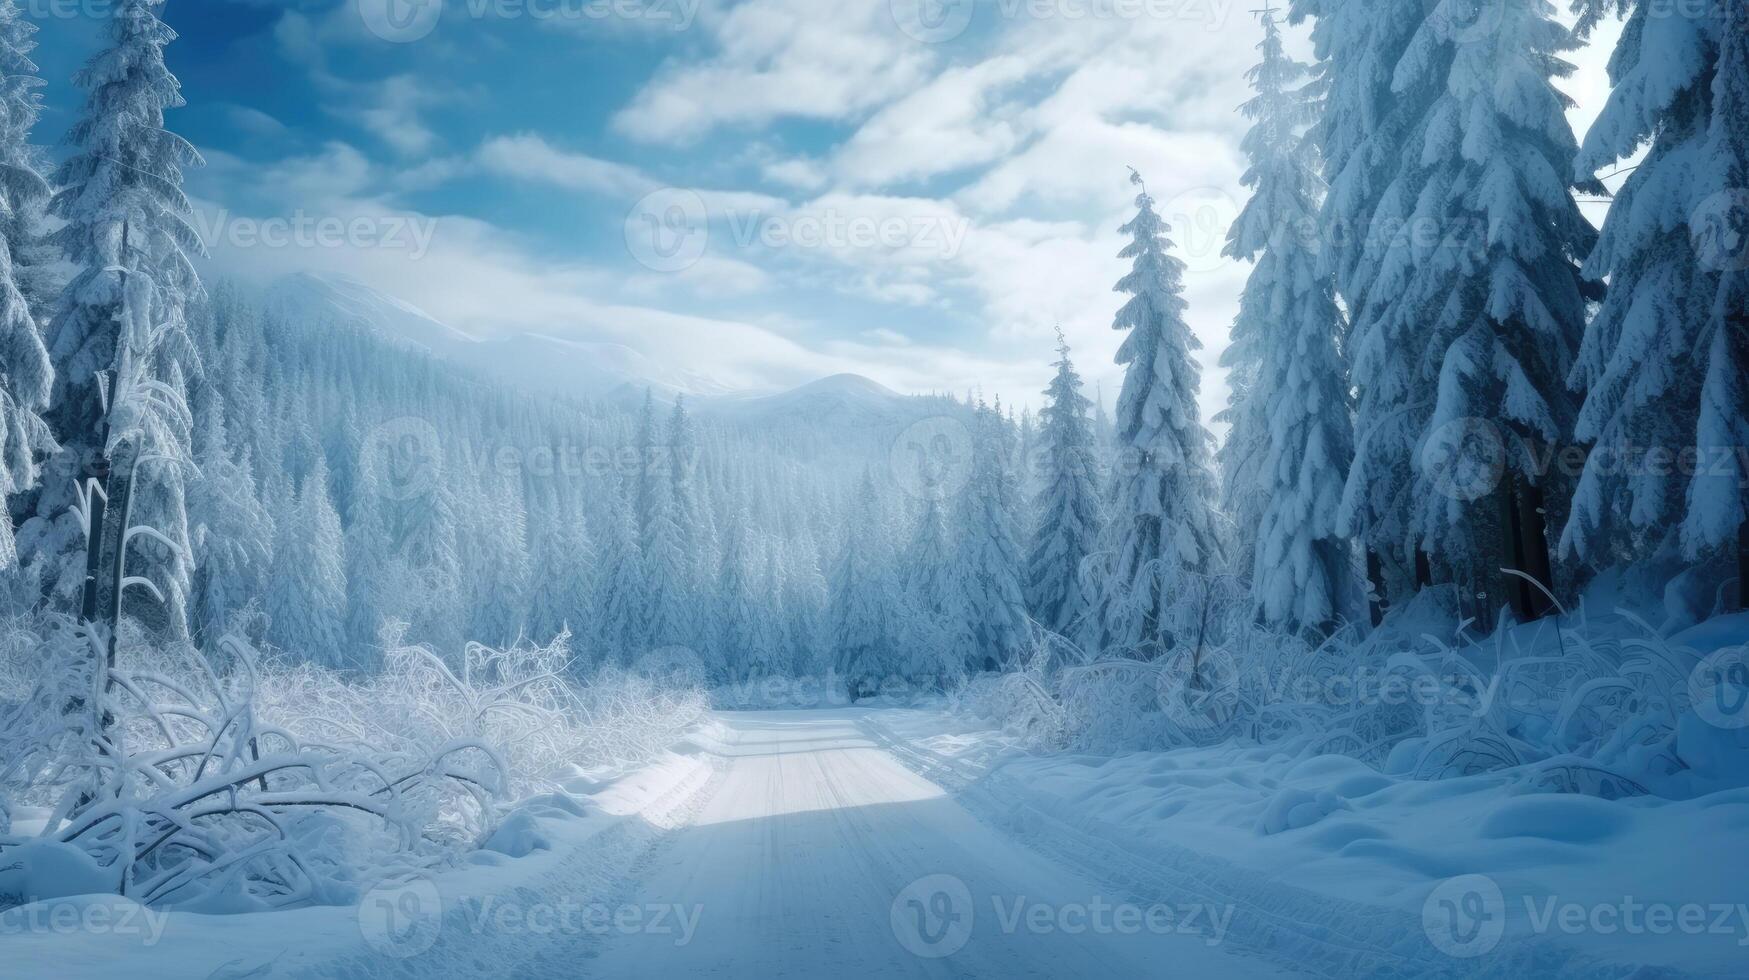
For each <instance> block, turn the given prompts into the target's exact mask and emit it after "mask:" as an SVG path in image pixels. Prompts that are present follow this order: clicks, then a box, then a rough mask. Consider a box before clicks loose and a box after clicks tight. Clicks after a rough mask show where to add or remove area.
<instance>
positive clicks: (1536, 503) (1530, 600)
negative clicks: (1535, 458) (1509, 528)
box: [1516, 480, 1555, 619]
mask: <svg viewBox="0 0 1749 980" xmlns="http://www.w3.org/2000/svg"><path fill="white" fill-rule="evenodd" d="M1516 486H1517V489H1518V528H1519V540H1520V542H1521V544H1520V547H1519V550H1520V556H1519V558H1520V560H1519V564H1518V568H1519V570H1520V571H1522V572H1524V574H1526V575H1529V576H1530V577H1531V578H1533V579H1535V580H1536V581H1537V582H1538V583H1540V584H1541V586H1542V588H1537V586H1536V585H1532V584H1531V583H1529V582H1525V581H1524V580H1523V579H1520V580H1519V581H1520V582H1522V583H1523V585H1524V591H1525V609H1526V610H1527V611H1528V612H1529V613H1530V617H1531V618H1532V619H1541V618H1543V617H1544V616H1547V615H1548V614H1549V613H1550V612H1552V611H1553V610H1554V604H1553V603H1552V602H1551V600H1550V599H1549V596H1550V595H1552V594H1553V593H1554V591H1555V570H1554V563H1553V562H1552V561H1550V560H1549V520H1548V513H1547V512H1546V511H1545V509H1544V506H1545V504H1546V503H1547V501H1546V500H1545V498H1544V496H1543V488H1542V486H1541V485H1539V484H1536V483H1527V482H1525V481H1523V480H1520V481H1518V482H1517V484H1516Z"/></svg>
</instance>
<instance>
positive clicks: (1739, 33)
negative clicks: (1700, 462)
mask: <svg viewBox="0 0 1749 980" xmlns="http://www.w3.org/2000/svg"><path fill="white" fill-rule="evenodd" d="M1722 21H1723V23H1722V33H1721V35H1720V42H1719V66H1718V71H1717V72H1716V73H1715V74H1714V75H1713V107H1714V109H1713V118H1712V127H1711V128H1710V129H1709V130H1708V133H1707V143H1706V156H1705V157H1704V160H1705V163H1704V164H1703V166H1702V167H1701V172H1703V173H1707V174H1711V175H1713V187H1714V188H1716V189H1715V190H1714V192H1713V194H1712V195H1711V196H1709V197H1708V199H1707V202H1705V203H1703V204H1702V206H1701V207H1700V208H1699V209H1697V210H1696V212H1695V214H1694V215H1693V216H1692V217H1691V219H1690V225H1691V227H1692V229H1693V231H1694V234H1695V236H1696V237H1697V238H1698V239H1699V240H1700V241H1701V243H1702V244H1701V260H1702V261H1703V262H1706V263H1708V264H1710V265H1711V266H1713V267H1715V268H1717V269H1718V270H1719V285H1718V289H1717V290H1715V291H1714V300H1713V305H1712V308H1711V309H1710V310H1709V311H1708V313H1709V316H1708V318H1707V324H1706V329H1705V330H1704V331H1703V332H1702V334H1701V340H1702V342H1703V343H1705V344H1706V356H1705V361H1704V363H1705V369H1706V373H1705V376H1704V377H1705V380H1703V381H1702V382H1701V390H1700V425H1699V429H1698V436H1697V440H1696V441H1697V445H1698V448H1699V449H1700V453H1701V458H1702V459H1710V460H1713V461H1714V463H1715V465H1713V466H1711V467H1703V468H1700V470H1699V472H1697V473H1696V475H1695V477H1694V480H1693V481H1692V482H1691V483H1690V484H1689V486H1688V516H1687V519H1686V520H1684V521H1683V524H1682V546H1683V550H1684V552H1685V553H1686V554H1687V555H1688V557H1689V558H1691V559H1695V558H1700V557H1702V556H1704V555H1709V554H1713V553H1715V552H1718V551H1721V550H1725V549H1728V548H1729V547H1730V546H1731V544H1732V540H1733V538H1734V539H1735V543H1736V548H1737V575H1738V578H1737V607H1738V608H1739V609H1749V449H1746V448H1745V447H1749V7H1746V6H1745V5H1744V4H1742V3H1733V4H1728V5H1727V9H1726V10H1725V11H1724V13H1723V18H1722ZM1720 461H1727V462H1722V463H1721V462H1720Z"/></svg>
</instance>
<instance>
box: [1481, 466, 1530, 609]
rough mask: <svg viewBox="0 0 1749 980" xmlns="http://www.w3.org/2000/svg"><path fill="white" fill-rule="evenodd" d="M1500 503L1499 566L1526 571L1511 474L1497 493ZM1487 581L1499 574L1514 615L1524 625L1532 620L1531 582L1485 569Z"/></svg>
mask: <svg viewBox="0 0 1749 980" xmlns="http://www.w3.org/2000/svg"><path fill="white" fill-rule="evenodd" d="M1496 493H1497V496H1496V498H1495V499H1497V500H1498V501H1499V503H1500V566H1501V568H1503V569H1520V570H1522V569H1523V568H1524V530H1523V528H1522V527H1521V526H1520V524H1521V513H1522V509H1521V508H1520V506H1519V503H1518V496H1519V495H1518V480H1517V477H1516V476H1515V475H1514V474H1512V473H1507V474H1505V476H1504V477H1503V478H1502V479H1501V480H1500V488H1499V490H1498V491H1497V492H1496ZM1482 572H1483V574H1485V575H1486V577H1488V578H1493V577H1495V575H1498V576H1499V578H1500V585H1501V591H1502V592H1504V593H1505V595H1506V600H1507V602H1508V603H1510V604H1511V606H1512V615H1513V616H1514V617H1515V618H1517V620H1518V621H1519V622H1521V623H1528V622H1530V620H1531V618H1532V617H1531V614H1530V595H1529V593H1530V583H1529V582H1526V581H1525V580H1524V579H1521V578H1519V577H1518V576H1516V575H1509V574H1507V573H1506V572H1505V571H1500V572H1491V571H1490V570H1487V569H1483V570H1482ZM1489 606H1490V612H1492V609H1493V608H1496V605H1495V603H1489Z"/></svg>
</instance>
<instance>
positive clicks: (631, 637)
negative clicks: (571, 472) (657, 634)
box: [595, 480, 649, 664]
mask: <svg viewBox="0 0 1749 980" xmlns="http://www.w3.org/2000/svg"><path fill="white" fill-rule="evenodd" d="M631 482H632V481H629V480H628V481H627V483H631ZM634 493H635V491H632V490H630V489H629V488H623V489H622V488H612V489H610V490H609V491H608V493H607V497H608V500H607V503H608V513H607V521H606V525H607V526H606V527H605V528H604V530H603V534H602V541H601V576H600V579H599V585H598V586H597V592H596V599H595V607H596V608H597V609H599V610H601V616H600V619H599V621H598V623H597V636H596V642H597V644H598V645H599V647H600V648H601V658H602V660H603V661H604V662H606V661H612V662H615V663H619V664H630V663H632V662H633V661H634V660H636V658H637V656H638V655H639V654H640V653H642V652H643V649H644V644H645V641H646V640H647V639H648V637H649V623H648V621H647V619H646V613H647V609H648V606H649V601H648V598H647V594H646V589H645V585H644V552H643V549H642V548H641V547H639V545H638V522H637V517H636V516H635V515H634V507H635V503H636V498H635V496H634Z"/></svg>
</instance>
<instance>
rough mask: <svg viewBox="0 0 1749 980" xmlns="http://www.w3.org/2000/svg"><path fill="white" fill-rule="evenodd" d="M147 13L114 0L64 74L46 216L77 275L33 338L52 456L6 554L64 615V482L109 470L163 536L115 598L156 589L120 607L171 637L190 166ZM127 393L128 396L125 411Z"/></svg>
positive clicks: (72, 486) (71, 555)
mask: <svg viewBox="0 0 1749 980" xmlns="http://www.w3.org/2000/svg"><path fill="white" fill-rule="evenodd" d="M162 2H163V0H123V2H122V3H120V4H119V5H118V7H117V8H116V10H115V12H114V14H113V15H112V16H111V18H110V20H109V24H108V28H107V31H108V37H109V46H108V47H107V48H105V49H104V50H102V51H100V52H99V53H98V54H97V55H96V56H94V57H93V58H92V59H91V60H90V61H89V62H88V63H87V64H86V65H85V67H84V68H83V69H82V70H81V71H80V72H79V73H78V75H77V76H76V77H75V79H74V83H75V84H76V85H77V86H78V87H79V88H81V89H83V90H84V91H85V92H86V93H87V99H86V104H85V108H84V111H83V114H82V115H81V116H80V118H79V119H78V120H77V121H76V122H75V123H74V124H73V126H72V128H71V129H70V130H69V131H68V134H67V142H68V143H70V144H71V145H72V147H73V152H72V153H71V155H69V156H68V157H67V158H66V160H65V161H64V162H63V163H62V164H61V166H60V169H59V170H58V171H57V172H56V174H55V181H54V182H55V185H56V187H57V188H58V189H57V191H56V193H55V196H54V198H53V200H52V201H51V202H50V205H49V212H50V214H52V215H53V216H54V217H56V218H59V219H61V220H62V221H63V222H65V224H64V225H62V227H61V228H59V229H58V230H57V231H56V232H55V233H54V234H53V235H52V236H51V241H52V242H53V243H54V244H55V245H57V246H59V248H60V249H61V251H62V253H63V254H64V255H65V256H66V258H67V259H68V260H69V261H71V262H72V263H73V264H74V265H76V266H78V267H80V268H81V269H82V271H81V272H80V273H79V274H78V275H77V276H76V277H75V278H74V279H73V280H72V281H71V282H70V283H68V285H67V287H66V289H65V291H64V292H63V293H62V295H61V298H60V302H59V306H58V308H57V311H56V313H55V315H54V319H53V321H52V322H51V323H50V325H49V329H48V339H49V343H48V347H49V354H50V357H51V358H52V360H53V362H54V364H55V366H56V374H55V384H54V389H53V395H52V397H51V407H50V409H49V412H48V413H47V415H46V416H45V417H46V418H47V419H48V421H49V424H50V426H51V428H52V429H53V431H54V435H55V436H56V438H57V439H58V440H59V442H60V444H61V448H60V451H59V452H58V453H57V454H56V456H55V460H54V463H53V464H52V469H51V471H50V477H49V479H48V480H47V481H46V482H45V485H44V488H43V493H42V494H41V497H40V499H39V500H38V503H37V513H36V516H35V517H33V518H32V519H31V521H30V526H29V527H28V528H26V529H21V542H20V543H21V545H24V547H25V550H26V551H27V552H28V555H29V557H28V559H27V560H29V561H31V562H34V563H40V569H41V574H42V581H43V583H44V587H45V588H46V589H48V590H49V591H50V593H51V595H52V596H53V597H54V598H55V599H56V600H57V601H58V602H59V604H61V605H63V606H65V607H71V606H73V605H76V604H80V593H81V592H82V591H84V589H83V585H84V579H85V564H86V562H85V552H86V544H87V536H86V534H85V533H84V532H83V530H82V529H81V522H82V519H81V518H80V517H79V516H77V514H75V512H74V509H73V505H74V503H75V495H76V494H77V493H79V492H81V487H80V485H79V484H78V483H77V482H76V481H83V480H85V479H87V478H88V477H91V476H93V475H100V474H111V473H119V474H121V476H120V477H119V478H117V477H115V476H111V475H105V476H103V477H102V478H103V479H104V480H106V481H109V482H111V483H112V484H114V485H113V486H112V487H111V491H112V492H111V493H110V494H109V498H110V502H111V504H115V503H119V502H121V501H122V500H124V499H126V498H128V497H129V496H131V497H132V498H134V502H133V504H132V511H133V514H134V516H135V518H136V523H140V522H143V521H155V522H156V523H157V525H158V527H157V530H158V532H159V534H161V535H163V537H162V538H161V539H159V538H154V539H153V540H152V541H149V542H146V541H142V542H140V543H139V544H138V545H134V546H130V547H129V548H128V549H126V550H127V551H128V552H129V556H128V563H129V567H130V572H129V574H130V576H137V577H141V578H144V579H149V580H150V581H151V582H152V583H153V589H151V590H146V589H135V590H131V591H130V592H129V593H128V595H129V596H130V597H135V598H137V597H141V596H144V595H145V593H147V592H149V591H155V592H156V593H157V595H156V596H153V597H152V599H153V600H154V601H150V602H146V601H139V602H137V603H130V605H129V606H128V608H129V611H130V612H133V613H136V614H138V615H140V616H141V617H142V618H143V619H145V620H146V621H148V622H151V623H153V624H154V625H156V626H157V627H159V629H160V631H161V632H162V633H164V634H166V635H170V636H181V635H185V634H186V630H187V617H186V611H185V602H186V596H187V592H188V585H189V574H190V569H189V562H188V556H189V549H188V543H187V540H186V520H184V519H180V515H181V514H182V513H183V504H182V500H181V491H182V472H181V471H180V469H179V467H178V465H177V462H176V461H177V460H180V459H185V457H186V455H187V444H188V432H187V422H186V419H178V418H176V416H177V415H179V414H182V413H180V412H178V411H177V410H176V406H178V405H180V404H183V403H185V394H184V392H183V391H182V390H181V389H180V382H181V370H187V369H194V368H196V367H198V365H197V364H196V363H195V362H194V360H193V349H192V345H191V344H190V343H189V341H188V338H187V336H186V333H185V332H184V327H185V322H184V319H185V318H184V308H185V303H186V301H187V299H188V298H189V297H191V296H193V295H194V294H195V293H197V292H198V290H199V288H200V285H199V280H198V278H197V277H196V275H195V272H194V268H193V266H192V265H191V264H190V261H189V256H190V254H198V253H199V252H200V251H201V245H200V240H199V236H198V235H197V234H196V233H195V231H194V229H193V228H192V227H191V226H190V225H189V223H188V221H187V215H188V214H189V213H190V206H189V203H188V200H187V198H186V197H184V195H183V193H182V169H183V167H185V166H190V165H196V164H198V163H199V162H200V156H199V154H197V153H196V152H195V150H194V148H193V147H192V146H190V145H189V144H188V143H187V142H186V141H185V140H183V139H182V138H181V137H179V136H176V135H175V134H174V133H171V132H170V131H168V130H166V129H165V128H164V111H165V110H166V109H169V108H174V107H176V106H180V105H181V104H182V95H181V91H180V86H179V85H178V83H177V81H176V78H175V76H173V75H171V74H170V71H169V70H168V69H167V68H166V67H165V65H164V47H165V45H167V44H169V43H170V42H171V41H172V40H174V39H175V37H176V33H175V32H174V31H172V30H170V28H168V27H166V26H165V25H164V24H163V23H162V22H161V21H159V20H158V16H157V10H158V8H159V7H160V6H161V5H162ZM179 369H181V370H179ZM129 386H131V393H132V394H133V395H135V396H137V400H135V401H134V402H133V403H132V404H131V405H130V403H129V401H128V398H127V397H126V395H127V392H126V391H124V389H127V388H129ZM166 409H167V410H168V411H167V413H166V411H162V410H166ZM154 416H155V417H156V418H157V419H158V420H159V422H161V423H162V424H157V425H153V426H151V427H150V432H149V433H147V435H146V437H145V438H146V439H148V440H149V441H150V442H152V443H153V444H152V445H150V446H146V445H141V444H140V441H138V440H139V435H138V434H139V433H141V432H143V431H145V430H143V429H141V427H140V422H141V421H142V420H145V419H147V418H150V417H154ZM115 440H125V441H124V442H121V443H117V442H115ZM117 453H120V454H121V457H120V458H117V455H116V454H117ZM136 464H138V465H137V466H136ZM136 469H137V473H136V472H135V470H136ZM117 491H120V492H117ZM124 509H126V508H124ZM99 523H101V522H99ZM93 534H94V538H93V540H95V541H96V542H97V545H96V546H97V547H98V548H100V549H109V550H108V552H107V553H106V555H105V557H104V559H103V563H104V564H106V565H113V564H115V561H116V560H115V559H114V558H112V557H110V556H111V555H119V554H121V552H122V551H123V548H122V547H121V545H120V540H121V537H122V535H120V534H118V535H117V536H116V540H115V541H114V542H105V541H103V540H102V537H103V536H102V535H101V534H97V532H95V531H94V532H93ZM112 544H113V545H114V546H113V547H111V545H112ZM160 597H161V601H156V600H159V599H160ZM83 605H86V606H90V605H91V603H89V602H85V603H83ZM85 611H87V612H89V611H90V610H89V609H88V610H85Z"/></svg>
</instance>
